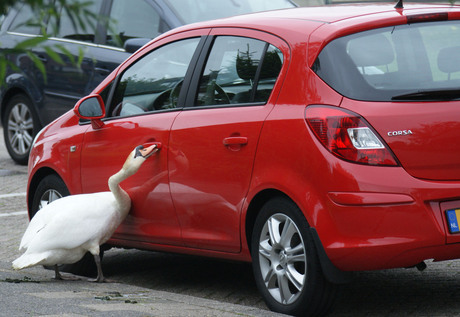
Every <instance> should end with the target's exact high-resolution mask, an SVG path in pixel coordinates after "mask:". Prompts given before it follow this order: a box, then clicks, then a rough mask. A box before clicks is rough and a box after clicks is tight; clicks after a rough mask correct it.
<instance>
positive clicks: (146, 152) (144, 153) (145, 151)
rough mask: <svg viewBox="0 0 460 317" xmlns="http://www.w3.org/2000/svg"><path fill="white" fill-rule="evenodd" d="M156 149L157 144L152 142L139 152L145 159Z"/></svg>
mask: <svg viewBox="0 0 460 317" xmlns="http://www.w3.org/2000/svg"><path fill="white" fill-rule="evenodd" d="M157 151H158V146H157V145H156V144H153V145H150V146H148V147H146V148H143V149H141V150H140V151H139V152H140V153H141V155H142V157H143V158H145V159H146V158H148V157H149V156H150V155H152V154H153V153H155V152H157Z"/></svg>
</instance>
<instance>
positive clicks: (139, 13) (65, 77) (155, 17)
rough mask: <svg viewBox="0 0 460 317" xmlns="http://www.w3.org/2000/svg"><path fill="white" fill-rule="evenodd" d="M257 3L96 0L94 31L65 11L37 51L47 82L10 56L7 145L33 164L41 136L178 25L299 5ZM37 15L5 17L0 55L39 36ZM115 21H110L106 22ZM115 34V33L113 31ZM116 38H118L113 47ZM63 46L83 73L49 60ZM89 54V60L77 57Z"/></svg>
mask: <svg viewBox="0 0 460 317" xmlns="http://www.w3.org/2000/svg"><path fill="white" fill-rule="evenodd" d="M259 2H260V1H253V0H232V1H229V0H228V1H215V0H187V1H185V0H174V1H173V0H133V1H125V0H93V1H92V4H91V5H90V6H89V7H88V8H89V9H90V10H91V11H92V12H94V13H95V14H98V15H100V16H101V17H109V18H110V19H106V18H105V19H102V18H101V19H98V24H97V25H96V26H94V28H93V29H92V30H85V32H83V31H82V30H78V29H75V28H74V27H72V23H71V22H70V18H69V16H67V15H66V14H65V12H64V11H63V12H62V14H61V17H60V21H59V23H57V24H58V25H59V26H60V27H59V29H58V30H57V31H56V32H55V37H52V38H50V39H49V40H48V41H47V42H46V43H44V44H43V45H41V46H40V47H36V48H35V49H34V50H33V51H34V53H35V54H36V56H37V57H38V58H39V59H40V60H41V61H42V62H43V63H44V65H45V69H46V78H45V76H43V73H42V72H40V71H39V70H38V69H37V68H36V67H35V66H34V63H33V62H32V61H31V59H30V58H29V57H28V56H27V55H23V54H10V55H8V59H9V60H10V61H12V62H14V64H15V65H16V66H17V67H18V69H19V70H12V69H10V70H8V71H7V74H6V78H5V83H4V85H2V86H1V87H0V116H1V122H2V124H3V133H4V137H5V143H6V147H7V149H8V152H9V154H10V156H11V157H12V158H13V160H15V161H16V162H18V163H20V164H26V163H27V161H28V156H29V151H30V146H31V144H32V141H33V139H34V137H35V135H36V134H37V133H38V131H39V130H40V129H41V128H42V127H43V126H45V125H46V124H48V123H49V122H51V121H52V120H54V119H55V118H57V117H58V116H60V115H61V114H63V113H65V112H66V111H68V110H69V109H71V108H72V107H73V106H74V104H75V102H76V101H78V100H79V99H80V98H81V97H82V96H85V95H88V94H89V93H90V92H91V91H92V90H93V89H94V88H95V87H96V86H97V85H98V84H99V83H100V82H101V81H102V80H103V79H104V78H105V77H106V76H107V75H108V74H109V73H110V72H111V71H112V70H114V69H115V67H116V66H118V65H119V64H120V63H121V62H122V61H124V60H125V59H126V58H127V57H128V56H129V55H130V54H131V53H133V52H134V51H135V50H136V49H138V48H139V47H141V46H142V45H143V44H145V43H147V42H148V40H150V39H152V38H154V37H156V36H157V35H159V34H161V33H163V32H165V31H167V30H170V29H172V28H175V27H177V26H180V25H184V24H188V23H192V22H197V21H202V20H208V19H214V18H220V17H223V16H229V15H236V14H242V13H248V12H254V11H262V10H269V9H278V8H288V7H293V6H295V5H294V4H293V3H292V2H290V1H289V0H276V1H274V0H271V1H265V2H264V3H262V4H260V3H259ZM32 14H33V13H32V10H31V9H30V8H29V7H28V6H27V5H22V4H18V5H16V6H15V7H14V8H12V9H11V10H10V12H9V13H8V15H7V16H6V17H5V18H4V21H3V23H2V26H1V33H0V43H1V48H0V54H2V51H1V50H3V49H8V48H12V47H14V45H15V44H16V43H18V42H19V41H23V40H24V39H27V38H30V37H36V36H40V28H39V27H38V26H30V25H28V24H26V23H25V22H26V21H28V20H30V18H31V16H32ZM108 20H109V21H110V22H109V23H107V22H105V21H108ZM108 30H110V32H108ZM112 34H116V35H118V37H119V38H120V41H116V40H115V38H116V37H114V36H113V35H112ZM56 45H61V46H64V47H65V48H66V49H67V51H68V52H70V53H71V54H72V55H74V56H75V60H78V59H80V60H81V65H80V67H77V66H75V63H72V62H71V59H70V58H69V57H68V56H66V55H64V54H63V56H62V59H63V60H64V62H65V64H60V63H57V62H56V61H55V60H53V59H51V58H50V56H49V55H48V54H47V52H46V50H45V48H44V47H45V46H56ZM82 52H83V53H84V56H80V55H81V54H82Z"/></svg>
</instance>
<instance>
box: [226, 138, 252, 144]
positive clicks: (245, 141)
mask: <svg viewBox="0 0 460 317" xmlns="http://www.w3.org/2000/svg"><path fill="white" fill-rule="evenodd" d="M246 144H248V138H247V137H245V136H230V137H228V138H225V139H224V145H225V146H229V145H246Z"/></svg>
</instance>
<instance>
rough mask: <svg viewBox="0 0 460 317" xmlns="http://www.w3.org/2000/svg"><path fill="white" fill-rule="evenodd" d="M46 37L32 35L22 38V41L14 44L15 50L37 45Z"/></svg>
mask: <svg viewBox="0 0 460 317" xmlns="http://www.w3.org/2000/svg"><path fill="white" fill-rule="evenodd" d="M47 39H48V38H47V37H45V36H37V37H32V38H29V39H27V40H24V41H22V42H19V43H18V44H16V45H15V47H14V48H15V49H17V50H26V49H29V48H33V47H37V46H38V45H40V44H41V43H43V42H44V41H46V40H47Z"/></svg>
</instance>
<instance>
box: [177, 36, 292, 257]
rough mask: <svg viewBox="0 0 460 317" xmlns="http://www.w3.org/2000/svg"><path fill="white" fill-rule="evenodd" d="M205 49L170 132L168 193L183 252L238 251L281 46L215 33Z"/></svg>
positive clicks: (273, 40)
mask: <svg viewBox="0 0 460 317" xmlns="http://www.w3.org/2000/svg"><path fill="white" fill-rule="evenodd" d="M207 46H208V47H210V53H209V55H205V54H203V55H202V56H201V59H200V63H199V64H198V65H199V67H197V72H196V73H195V74H194V78H193V79H194V81H193V82H194V85H192V86H191V87H190V89H189V94H188V97H187V101H186V108H184V110H183V111H182V112H181V113H180V114H179V115H178V116H177V118H176V120H175V121H174V124H173V126H172V129H171V137H170V144H169V145H170V153H171V155H170V156H169V178H170V188H171V195H172V198H173V202H174V205H175V208H176V211H177V215H178V218H179V221H180V224H181V227H182V237H183V239H184V243H185V244H186V245H187V246H189V247H196V248H204V249H212V250H219V251H225V252H238V251H239V250H240V244H241V242H240V214H241V208H242V205H243V202H244V199H245V196H246V194H247V191H248V186H249V182H250V179H251V173H252V167H253V161H254V156H255V153H256V150H257V143H258V139H259V135H260V132H261V129H262V126H263V122H264V120H265V118H266V117H267V115H268V114H269V112H270V111H271V109H272V108H273V106H274V102H275V100H276V96H277V92H278V91H279V87H280V85H276V83H278V82H279V80H278V81H277V78H278V74H279V72H280V70H281V67H282V65H283V53H282V52H281V50H280V49H279V48H278V47H281V46H284V47H285V44H284V45H283V42H282V41H281V40H280V39H278V38H275V37H273V36H270V35H268V34H265V33H260V32H255V31H244V30H242V29H239V30H233V29H219V30H213V31H212V33H211V37H209V38H208V42H207ZM261 61H263V62H261ZM200 65H202V66H200Z"/></svg>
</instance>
